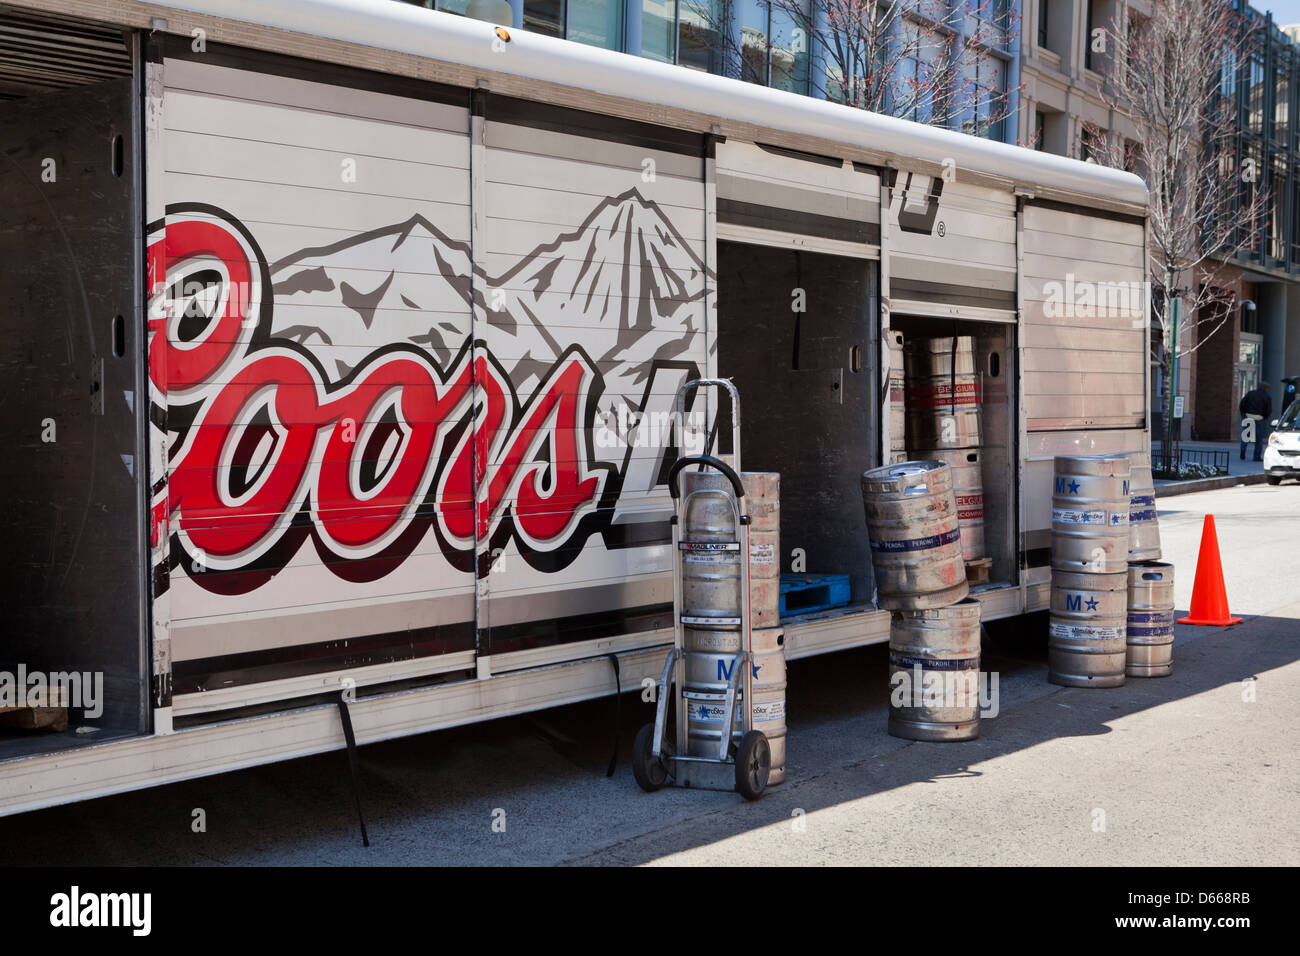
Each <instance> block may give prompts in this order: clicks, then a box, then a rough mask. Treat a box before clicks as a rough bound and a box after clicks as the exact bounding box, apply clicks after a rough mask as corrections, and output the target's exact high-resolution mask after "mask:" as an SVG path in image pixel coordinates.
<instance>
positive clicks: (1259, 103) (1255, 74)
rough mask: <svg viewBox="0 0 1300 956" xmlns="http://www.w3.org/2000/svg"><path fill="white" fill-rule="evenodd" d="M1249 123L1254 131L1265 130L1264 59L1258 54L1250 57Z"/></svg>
mask: <svg viewBox="0 0 1300 956" xmlns="http://www.w3.org/2000/svg"><path fill="white" fill-rule="evenodd" d="M1247 108H1248V110H1249V116H1250V119H1249V124H1250V131H1251V132H1252V133H1256V134H1259V133H1263V132H1264V61H1263V60H1262V59H1260V57H1259V56H1258V55H1256V56H1253V57H1251V59H1250V102H1249V103H1248V105H1247Z"/></svg>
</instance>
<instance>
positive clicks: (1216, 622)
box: [1178, 515, 1241, 627]
mask: <svg viewBox="0 0 1300 956" xmlns="http://www.w3.org/2000/svg"><path fill="white" fill-rule="evenodd" d="M1178 623H1179V624H1208V625H1211V626H1214V627H1226V626H1227V625H1229V624H1240V623H1241V618H1239V617H1233V616H1232V615H1231V614H1229V613H1228V592H1227V589H1226V588H1225V587H1224V586H1223V564H1222V563H1221V562H1220V561H1219V534H1218V532H1217V531H1215V530H1214V515H1206V516H1205V526H1204V527H1203V528H1202V529H1201V553H1200V554H1199V555H1197V558H1196V581H1195V582H1194V583H1193V584H1192V610H1191V613H1190V614H1188V615H1187V617H1180V618H1179V619H1178Z"/></svg>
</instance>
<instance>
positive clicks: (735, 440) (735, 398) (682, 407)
mask: <svg viewBox="0 0 1300 956" xmlns="http://www.w3.org/2000/svg"><path fill="white" fill-rule="evenodd" d="M708 388H716V389H718V390H719V391H720V392H721V391H725V392H726V393H727V394H728V395H729V396H731V458H732V460H733V461H734V462H735V463H736V467H737V468H739V467H740V392H738V391H737V390H736V384H735V383H734V382H732V381H731V379H729V378H696V379H691V380H690V381H689V382H683V383H682V386H681V388H679V389H677V397H676V399H675V400H674V403H673V404H674V406H675V407H676V409H677V427H678V428H680V429H681V430H682V440H683V444H684V442H685V438H686V395H687V393H688V392H692V391H694V390H695V389H708ZM706 425H707V423H706ZM706 441H707V439H706ZM704 450H705V451H706V452H707V451H708V448H707V447H706V448H705V449H704Z"/></svg>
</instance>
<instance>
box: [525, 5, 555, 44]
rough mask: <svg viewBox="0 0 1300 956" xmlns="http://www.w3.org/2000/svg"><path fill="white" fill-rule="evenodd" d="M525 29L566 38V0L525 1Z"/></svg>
mask: <svg viewBox="0 0 1300 956" xmlns="http://www.w3.org/2000/svg"><path fill="white" fill-rule="evenodd" d="M524 29H525V30H531V31H532V32H533V33H545V34H546V35H547V36H553V37H562V36H564V0H524Z"/></svg>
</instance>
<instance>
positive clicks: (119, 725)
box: [0, 5, 149, 757]
mask: <svg viewBox="0 0 1300 956" xmlns="http://www.w3.org/2000/svg"><path fill="white" fill-rule="evenodd" d="M134 60H135V57H134V55H133V52H132V48H131V40H130V38H128V37H126V36H124V35H123V34H122V33H120V32H118V31H116V30H110V29H103V28H101V27H97V26H95V25H93V24H88V23H83V22H80V21H76V20H72V19H69V18H64V17H55V16H46V15H36V14H33V13H30V12H26V11H17V10H14V9H12V8H7V7H4V6H2V5H0V263H2V264H3V265H2V266H0V337H2V338H3V342H4V347H3V350H0V356H3V358H2V359H0V367H2V371H0V435H3V439H4V444H5V453H4V454H3V455H0V495H2V500H3V510H2V511H0V524H2V525H3V532H2V533H0V540H3V547H0V594H3V602H4V618H5V621H4V626H3V629H0V634H2V635H3V636H0V685H4V684H6V682H7V686H0V757H11V756H17V755H21V754H25V753H36V752H41V751H47V750H58V749H65V748H68V747H72V746H79V745H85V744H93V743H98V742H101V741H103V740H105V739H108V738H111V737H114V736H119V735H125V734H135V733H139V732H141V731H143V730H146V729H147V721H148V713H149V711H148V707H147V706H146V705H147V695H148V681H147V679H146V674H147V673H148V672H149V668H148V665H147V653H146V647H147V645H146V643H145V626H144V624H145V617H144V615H145V606H146V605H145V569H144V568H143V567H142V564H143V555H144V554H146V553H147V542H146V540H145V537H144V535H145V522H144V515H145V507H144V501H145V487H144V486H145V485H146V484H147V477H146V476H142V475H141V468H142V467H143V464H144V457H143V450H144V449H143V422H144V410H145V409H146V408H147V406H148V398H147V394H145V392H144V391H143V388H144V381H145V380H144V374H143V369H144V348H145V346H144V338H143V336H144V321H143V310H142V307H141V304H140V303H141V302H142V297H141V290H140V286H141V284H142V280H143V275H144V268H143V246H142V240H141V236H140V225H139V224H140V223H141V221H142V213H141V211H140V206H139V199H140V184H139V179H140V175H139V169H138V164H137V162H136V156H137V155H138V146H137V144H138V134H137V130H138V116H139V102H138V100H139V97H138V90H139V86H138V82H137V79H136V77H135V69H134V66H133V63H134ZM36 674H41V675H45V678H44V679H45V686H46V693H45V695H42V694H41V692H40V678H37V677H34V676H33V675H36ZM59 674H77V675H79V678H78V679H79V680H80V681H81V682H82V684H83V687H82V689H81V690H80V692H79V697H78V699H77V700H71V695H67V696H65V695H63V694H60V693H57V692H55V691H54V690H53V686H54V682H55V681H56V680H57V679H58V675H59ZM20 678H22V680H21V683H22V684H23V685H25V686H19V684H20ZM67 686H68V687H69V688H71V687H75V686H76V683H75V682H73V683H70V684H68V685H67ZM96 687H102V693H99V694H96V691H95V688H96ZM33 691H34V692H35V693H34V694H33V693H30V692H33ZM93 698H97V699H93ZM78 702H79V703H82V704H83V705H84V704H90V705H92V706H81V707H77V706H67V705H68V704H69V703H78ZM41 704H45V705H47V706H39V705H41ZM97 711H102V712H101V713H96V712H97Z"/></svg>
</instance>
